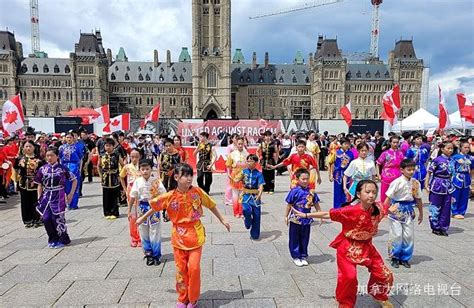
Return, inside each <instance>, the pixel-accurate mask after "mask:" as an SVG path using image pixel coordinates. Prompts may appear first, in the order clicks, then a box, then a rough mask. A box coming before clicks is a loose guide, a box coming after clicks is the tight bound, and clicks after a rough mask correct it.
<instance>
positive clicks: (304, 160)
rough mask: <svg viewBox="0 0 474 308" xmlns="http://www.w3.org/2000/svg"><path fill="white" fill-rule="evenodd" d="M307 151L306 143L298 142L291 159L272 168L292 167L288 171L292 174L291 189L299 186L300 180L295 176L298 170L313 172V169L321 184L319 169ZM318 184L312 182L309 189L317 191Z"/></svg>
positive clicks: (288, 158)
mask: <svg viewBox="0 0 474 308" xmlns="http://www.w3.org/2000/svg"><path fill="white" fill-rule="evenodd" d="M305 151H306V141H304V140H298V141H297V142H296V153H293V154H291V155H290V156H289V157H287V158H286V159H284V160H283V161H282V162H281V163H279V164H278V165H275V166H272V167H271V168H273V169H278V168H280V167H283V166H285V167H288V166H289V165H291V169H288V171H289V172H290V179H291V186H290V187H291V188H293V187H295V186H296V185H297V184H298V179H297V178H296V176H295V172H296V170H298V169H307V170H308V171H309V172H311V171H312V170H313V169H314V170H316V175H317V178H318V184H321V176H320V174H319V169H318V165H317V163H316V161H315V160H314V157H313V156H311V154H308V153H305ZM315 187H316V183H314V182H310V183H309V188H310V189H313V190H314V189H315Z"/></svg>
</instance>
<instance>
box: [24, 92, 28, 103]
mask: <svg viewBox="0 0 474 308" xmlns="http://www.w3.org/2000/svg"><path fill="white" fill-rule="evenodd" d="M23 99H24V100H25V101H26V100H27V99H28V95H27V94H26V91H25V92H23Z"/></svg>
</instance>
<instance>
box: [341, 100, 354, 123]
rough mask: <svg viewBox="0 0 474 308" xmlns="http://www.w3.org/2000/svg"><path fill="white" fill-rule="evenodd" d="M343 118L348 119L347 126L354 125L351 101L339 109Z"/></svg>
mask: <svg viewBox="0 0 474 308" xmlns="http://www.w3.org/2000/svg"><path fill="white" fill-rule="evenodd" d="M339 112H340V113H341V116H342V118H343V119H344V121H346V123H347V126H349V127H351V125H352V112H351V102H349V103H347V104H346V105H344V106H342V107H341V109H339Z"/></svg>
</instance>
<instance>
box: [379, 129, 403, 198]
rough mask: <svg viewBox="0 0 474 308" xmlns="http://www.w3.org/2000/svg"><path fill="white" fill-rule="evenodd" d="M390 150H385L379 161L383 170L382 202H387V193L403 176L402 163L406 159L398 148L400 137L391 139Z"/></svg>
mask: <svg viewBox="0 0 474 308" xmlns="http://www.w3.org/2000/svg"><path fill="white" fill-rule="evenodd" d="M389 142H390V148H389V149H388V150H385V151H384V152H383V153H382V155H380V157H379V158H378V159H377V165H379V168H381V169H382V171H381V182H382V183H381V185H380V186H381V194H380V200H381V201H382V202H384V201H385V199H386V198H387V196H386V195H385V193H386V192H387V190H388V187H389V186H390V183H392V182H393V180H395V179H396V178H398V177H400V176H401V175H402V173H401V171H400V163H401V162H402V160H403V159H404V155H403V152H402V151H401V150H400V149H399V148H398V145H399V143H400V137H398V136H392V137H390V139H389Z"/></svg>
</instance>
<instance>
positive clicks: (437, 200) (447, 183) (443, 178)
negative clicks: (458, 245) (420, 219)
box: [425, 141, 454, 236]
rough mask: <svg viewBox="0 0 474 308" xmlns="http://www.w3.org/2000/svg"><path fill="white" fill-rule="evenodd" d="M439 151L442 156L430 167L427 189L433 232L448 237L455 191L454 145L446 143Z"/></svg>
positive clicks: (441, 145) (443, 143)
mask: <svg viewBox="0 0 474 308" xmlns="http://www.w3.org/2000/svg"><path fill="white" fill-rule="evenodd" d="M439 149H440V151H441V154H440V155H439V156H438V157H436V158H435V159H434V160H433V161H432V162H431V163H430V165H429V167H428V176H427V177H426V183H425V188H426V190H427V191H428V192H429V200H430V225H431V230H432V232H433V233H434V234H436V235H441V236H448V232H447V231H448V229H449V223H450V218H451V198H452V193H453V191H454V186H453V182H452V174H453V173H454V172H453V170H452V163H451V158H450V157H451V154H452V153H453V144H452V143H451V142H449V141H444V142H442V143H441V144H440V145H439ZM431 175H433V177H432V178H431Z"/></svg>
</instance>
